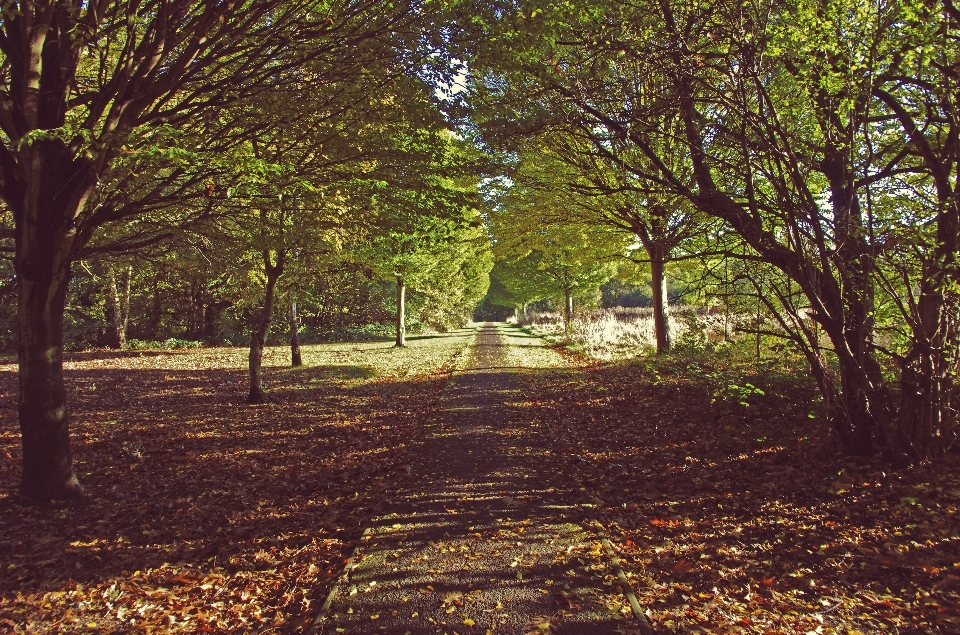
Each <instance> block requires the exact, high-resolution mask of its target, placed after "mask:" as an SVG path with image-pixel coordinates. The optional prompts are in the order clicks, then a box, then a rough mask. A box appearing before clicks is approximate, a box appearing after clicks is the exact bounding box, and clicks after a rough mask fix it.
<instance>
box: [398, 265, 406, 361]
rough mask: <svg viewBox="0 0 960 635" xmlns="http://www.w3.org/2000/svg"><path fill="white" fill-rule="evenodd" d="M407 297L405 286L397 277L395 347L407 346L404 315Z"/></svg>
mask: <svg viewBox="0 0 960 635" xmlns="http://www.w3.org/2000/svg"><path fill="white" fill-rule="evenodd" d="M406 296H407V285H406V284H405V283H404V281H403V278H401V277H400V276H397V344H396V345H397V346H398V347H401V348H402V347H404V346H406V345H407V326H406V315H405V306H404V305H405V302H406V299H407V298H406Z"/></svg>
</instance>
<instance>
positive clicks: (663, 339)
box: [647, 248, 671, 355]
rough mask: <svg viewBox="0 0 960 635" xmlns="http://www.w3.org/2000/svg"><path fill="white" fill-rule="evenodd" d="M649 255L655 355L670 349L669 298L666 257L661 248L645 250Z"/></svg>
mask: <svg viewBox="0 0 960 635" xmlns="http://www.w3.org/2000/svg"><path fill="white" fill-rule="evenodd" d="M647 254H648V255H649V256H650V288H651V291H652V296H653V332H654V335H655V336H656V338H657V355H663V354H664V353H666V352H668V351H669V350H670V346H671V342H670V317H669V310H670V308H669V306H668V305H669V298H668V297H667V275H666V273H667V272H666V262H665V261H666V259H665V258H664V255H663V249H660V248H653V249H650V250H648V251H647Z"/></svg>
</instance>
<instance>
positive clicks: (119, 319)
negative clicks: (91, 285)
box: [107, 271, 124, 350]
mask: <svg viewBox="0 0 960 635" xmlns="http://www.w3.org/2000/svg"><path fill="white" fill-rule="evenodd" d="M120 303H121V301H120V292H119V290H118V287H117V275H116V273H114V272H113V271H111V272H110V281H109V284H108V285H107V322H108V325H107V329H108V331H107V346H109V347H110V348H112V349H114V350H120V349H122V348H123V344H124V337H123V310H122V309H121V308H120Z"/></svg>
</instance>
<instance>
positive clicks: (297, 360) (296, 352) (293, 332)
mask: <svg viewBox="0 0 960 635" xmlns="http://www.w3.org/2000/svg"><path fill="white" fill-rule="evenodd" d="M290 365H291V366H293V367H297V366H302V365H303V358H302V357H301V355H300V333H299V332H298V324H297V296H296V294H295V293H292V292H291V294H290Z"/></svg>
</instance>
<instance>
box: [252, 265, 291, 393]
mask: <svg viewBox="0 0 960 635" xmlns="http://www.w3.org/2000/svg"><path fill="white" fill-rule="evenodd" d="M283 262H284V253H283V252H280V253H279V254H277V264H276V265H274V264H273V263H272V262H271V260H270V252H269V251H264V252H263V265H264V269H265V270H266V272H267V286H266V289H265V291H264V298H263V313H261V314H260V323H259V324H258V325H257V328H256V329H254V330H253V331H252V332H251V333H250V357H249V368H250V394H249V395H248V396H247V403H251V404H257V403H263V402H264V400H265V398H266V397H265V395H264V393H263V348H264V346H265V345H266V341H267V334H268V333H269V332H270V319H271V317H272V316H273V303H274V300H275V292H276V287H277V280H279V279H280V276H281V275H282V274H283Z"/></svg>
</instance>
